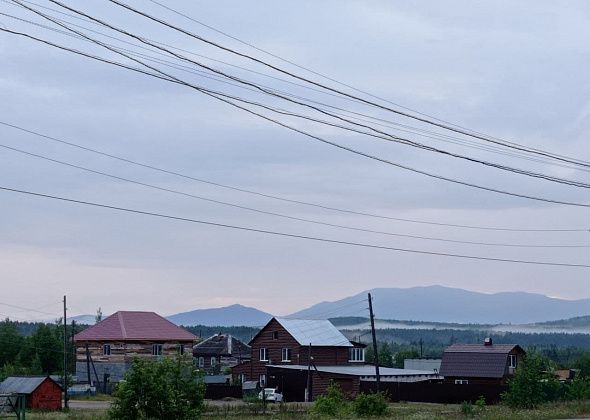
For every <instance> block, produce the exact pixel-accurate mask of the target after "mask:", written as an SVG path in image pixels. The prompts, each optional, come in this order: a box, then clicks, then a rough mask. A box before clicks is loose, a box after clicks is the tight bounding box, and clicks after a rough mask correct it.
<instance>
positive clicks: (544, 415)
mask: <svg viewBox="0 0 590 420" xmlns="http://www.w3.org/2000/svg"><path fill="white" fill-rule="evenodd" d="M307 410H308V406H305V405H303V404H285V405H282V406H281V405H270V406H269V407H268V409H267V411H266V414H263V413H262V412H261V411H260V407H259V406H252V405H246V404H241V405H232V406H225V405H215V406H208V409H207V410H206V412H205V413H204V414H203V418H205V419H223V418H235V419H246V420H254V419H261V418H271V419H278V420H291V419H293V420H295V419H297V420H301V419H315V418H317V417H314V416H312V415H311V414H308V413H307ZM107 418H108V416H107V413H106V411H104V410H90V409H86V410H79V409H73V410H71V411H70V412H69V413H61V412H60V413H29V414H27V419H32V420H41V419H43V420H65V419H80V420H105V419H107ZM349 418H354V417H349ZM382 418H384V419H410V420H422V419H424V420H426V419H434V420H437V419H441V420H443V419H464V418H477V419H483V420H504V419H508V420H510V419H514V420H537V419H538V420H543V419H563V418H590V401H581V402H573V403H558V404H547V405H544V406H542V407H540V408H538V409H535V410H511V409H510V408H508V407H506V406H503V405H495V406H488V407H485V408H484V409H483V411H482V412H480V413H476V414H475V415H474V416H465V415H464V414H463V413H462V411H461V406H460V405H455V404H449V405H444V404H425V403H395V404H391V405H390V406H389V414H388V415H387V416H385V417H382Z"/></svg>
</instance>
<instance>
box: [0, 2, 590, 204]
mask: <svg viewBox="0 0 590 420" xmlns="http://www.w3.org/2000/svg"><path fill="white" fill-rule="evenodd" d="M13 1H16V0H13ZM36 13H39V12H36ZM49 20H51V19H49ZM60 26H63V25H61V24H60ZM68 29H69V30H72V29H71V28H68ZM0 31H3V32H7V33H12V34H15V35H19V36H24V37H27V38H30V39H33V40H35V41H39V42H42V43H44V44H47V45H51V46H53V47H56V48H59V49H62V50H66V51H69V52H73V53H75V54H79V55H82V56H85V57H87V58H92V59H94V60H98V61H102V62H105V63H108V64H112V65H115V66H118V67H122V68H125V69H128V70H132V71H136V72H139V73H142V74H145V75H148V76H152V77H156V78H158V79H161V80H165V81H168V82H172V83H177V84H180V85H183V86H186V87H191V88H193V89H195V90H197V91H199V92H201V93H203V94H205V95H207V96H210V97H213V98H216V99H218V100H219V101H221V102H224V103H226V104H229V105H231V106H233V107H236V108H238V109H241V110H243V111H245V112H247V113H249V114H252V115H255V116H258V117H260V118H262V119H264V120H267V121H269V122H272V123H274V124H276V125H279V126H281V127H283V128H287V129H289V130H291V131H294V132H297V133H300V134H303V135H305V136H307V137H309V138H312V139H315V140H318V141H320V142H322V143H325V144H328V145H331V146H333V147H336V148H339V149H341V150H345V151H348V152H351V153H354V154H357V155H360V156H363V157H365V158H368V159H372V160H375V161H378V162H382V163H385V164H388V165H392V166H395V167H397V168H400V169H405V170H408V171H411V172H414V173H418V174H421V175H424V176H427V177H430V178H434V179H439V180H443V181H447V182H451V183H454V184H458V185H463V186H467V187H471V188H476V189H480V190H484V191H489V192H495V193H498V194H503V195H508V196H513V197H520V198H525V199H529V200H534V201H540V202H546V203H553V204H563V205H568V206H575V207H590V204H585V203H579V202H572V201H565V200H557V199H549V198H544V197H538V196H533V195H528V194H521V193H514V192H510V191H506V190H501V189H499V188H493V187H486V186H482V185H479V184H474V183H471V182H467V181H461V180H458V179H454V178H450V177H446V176H442V175H437V174H434V173H431V172H427V171H424V170H420V169H416V168H412V167H409V166H407V165H403V164H400V163H396V162H393V161H391V160H388V159H385V158H381V157H378V156H375V155H371V154H369V153H366V152H362V151H359V150H356V149H354V148H351V147H347V146H343V145H341V144H338V143H336V142H333V141H329V140H326V139H324V138H322V137H319V136H316V135H313V134H310V133H308V132H306V131H304V130H300V129H298V128H295V127H292V126H290V125H288V124H285V123H282V122H280V121H278V120H275V119H273V118H270V117H268V116H266V115H263V114H260V113H258V112H256V111H252V110H251V109H249V108H246V107H244V106H241V105H239V104H236V103H235V102H233V101H232V100H230V99H227V97H228V95H225V94H222V93H219V92H214V91H210V90H209V89H205V88H202V87H199V86H196V85H193V84H191V83H188V82H186V81H183V80H181V79H178V78H176V77H174V76H171V75H168V74H167V73H165V72H163V71H161V70H159V69H157V68H155V67H153V66H150V65H148V64H145V63H143V62H142V61H141V60H138V59H136V58H133V57H131V56H129V55H127V54H125V53H122V52H120V51H117V50H116V49H113V48H110V47H108V46H106V45H105V44H104V43H101V42H100V41H96V40H92V38H89V37H87V36H85V35H82V36H84V37H86V38H87V39H91V40H92V41H93V42H95V43H97V44H98V45H101V46H103V47H104V48H106V49H108V50H110V51H113V52H116V53H118V54H120V55H122V56H124V57H126V58H128V59H130V60H132V61H134V62H137V63H139V64H141V65H143V66H145V67H147V68H149V69H151V70H153V71H156V72H157V73H159V74H154V73H150V72H147V71H145V70H141V69H138V68H135V67H131V66H129V65H126V64H123V63H119V62H115V61H112V60H108V59H104V58H102V57H98V56H94V55H92V54H88V53H85V52H82V51H78V50H75V49H72V48H68V47H64V46H61V45H58V44H55V43H52V42H50V41H46V40H43V39H40V38H37V37H34V36H32V35H29V34H26V33H22V32H17V31H12V30H8V29H2V28H0ZM72 31H73V32H75V33H78V32H76V31H74V30H72Z"/></svg>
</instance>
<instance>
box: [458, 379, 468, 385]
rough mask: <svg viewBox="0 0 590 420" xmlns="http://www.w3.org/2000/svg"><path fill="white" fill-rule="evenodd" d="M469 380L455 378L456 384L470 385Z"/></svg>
mask: <svg viewBox="0 0 590 420" xmlns="http://www.w3.org/2000/svg"><path fill="white" fill-rule="evenodd" d="M468 384H469V381H468V380H467V379H455V385H468Z"/></svg>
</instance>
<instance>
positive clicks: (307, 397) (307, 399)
mask: <svg viewBox="0 0 590 420" xmlns="http://www.w3.org/2000/svg"><path fill="white" fill-rule="evenodd" d="M310 401H311V343H309V351H308V352H307V388H306V390H305V402H310Z"/></svg>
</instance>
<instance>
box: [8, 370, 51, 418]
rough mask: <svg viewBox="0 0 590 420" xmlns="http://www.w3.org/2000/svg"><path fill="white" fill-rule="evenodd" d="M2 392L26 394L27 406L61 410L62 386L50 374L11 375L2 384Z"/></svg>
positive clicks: (38, 408)
mask: <svg viewBox="0 0 590 420" xmlns="http://www.w3.org/2000/svg"><path fill="white" fill-rule="evenodd" d="M0 394H24V395H26V397H27V408H32V409H37V410H61V396H62V388H61V386H60V385H59V384H58V383H57V382H55V381H54V380H53V379H51V378H50V377H49V376H9V377H8V378H6V380H5V381H4V382H2V383H1V384H0Z"/></svg>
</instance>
